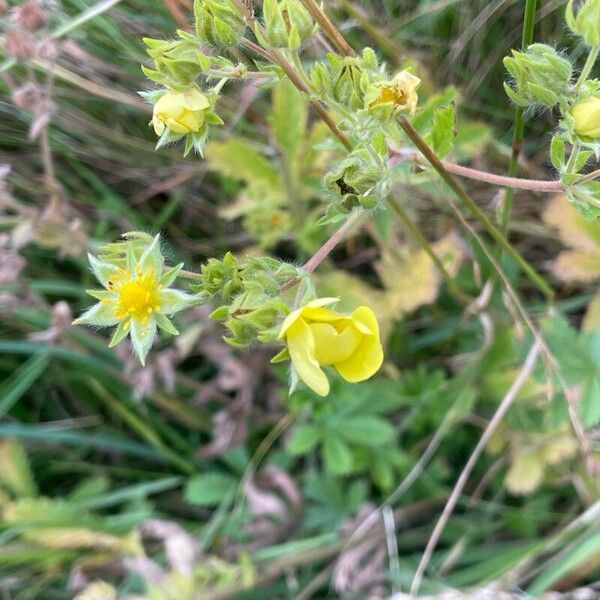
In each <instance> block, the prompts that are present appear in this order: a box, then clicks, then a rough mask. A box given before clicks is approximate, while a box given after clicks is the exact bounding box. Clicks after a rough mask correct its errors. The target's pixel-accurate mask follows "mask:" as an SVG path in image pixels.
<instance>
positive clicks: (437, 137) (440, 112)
mask: <svg viewBox="0 0 600 600" xmlns="http://www.w3.org/2000/svg"><path fill="white" fill-rule="evenodd" d="M454 120H455V117H454V104H450V105H449V106H446V107H445V108H439V109H437V110H436V111H435V112H434V113H433V126H432V129H431V144H432V146H433V151H434V152H435V154H436V156H437V157H438V158H444V156H446V154H448V152H450V150H452V148H453V147H454V136H455V133H454V125H455V123H454Z"/></svg>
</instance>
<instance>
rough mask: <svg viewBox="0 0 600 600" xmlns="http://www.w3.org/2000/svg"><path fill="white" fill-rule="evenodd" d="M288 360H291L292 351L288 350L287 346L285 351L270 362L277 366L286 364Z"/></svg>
mask: <svg viewBox="0 0 600 600" xmlns="http://www.w3.org/2000/svg"><path fill="white" fill-rule="evenodd" d="M286 360H290V351H289V350H288V348H287V346H286V347H285V348H284V349H283V350H280V351H279V352H278V353H277V354H276V355H275V356H274V357H273V358H272V359H271V361H270V362H271V364H273V365H276V364H278V363H282V362H285V361H286Z"/></svg>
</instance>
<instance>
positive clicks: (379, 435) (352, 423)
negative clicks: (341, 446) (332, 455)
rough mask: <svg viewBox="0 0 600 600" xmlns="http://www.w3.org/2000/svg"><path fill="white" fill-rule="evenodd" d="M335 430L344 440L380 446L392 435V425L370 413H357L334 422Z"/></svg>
mask: <svg viewBox="0 0 600 600" xmlns="http://www.w3.org/2000/svg"><path fill="white" fill-rule="evenodd" d="M336 431H337V432H338V433H339V435H340V436H342V437H343V438H344V439H345V440H346V441H348V442H353V443H355V444H360V445H363V446H382V445H383V444H385V443H387V442H389V441H390V439H391V438H392V436H393V435H394V429H393V427H392V426H391V425H390V424H389V423H388V422H387V421H384V420H383V419H380V418H379V417H375V416H371V415H357V416H353V417H350V418H348V419H344V420H343V421H340V422H338V423H336Z"/></svg>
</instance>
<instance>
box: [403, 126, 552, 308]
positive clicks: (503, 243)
mask: <svg viewBox="0 0 600 600" xmlns="http://www.w3.org/2000/svg"><path fill="white" fill-rule="evenodd" d="M399 123H400V127H402V129H403V130H404V132H405V133H406V135H407V136H408V137H409V138H410V140H411V141H412V142H413V144H414V145H415V146H416V147H417V148H418V149H419V151H420V152H421V154H423V156H424V157H425V158H426V159H427V161H428V162H429V164H430V165H431V166H432V167H433V168H434V169H435V170H436V171H437V172H438V174H439V175H440V177H441V178H442V179H443V180H444V181H445V182H446V184H447V185H448V187H450V189H451V190H452V191H453V192H454V193H455V195H456V196H457V197H458V198H459V199H460V200H462V202H463V203H464V205H465V206H466V207H467V208H468V210H469V212H471V214H472V215H473V216H474V217H475V218H476V219H477V220H478V221H479V222H480V223H481V224H482V225H483V226H484V228H485V230H486V231H487V232H488V233H489V235H490V236H491V237H492V238H493V239H494V241H495V242H496V243H497V244H498V246H500V247H501V248H502V249H503V250H504V251H505V252H506V253H507V254H509V255H510V256H511V257H512V258H513V259H514V260H515V261H516V262H517V264H518V265H519V266H520V267H521V269H522V270H523V272H524V273H525V274H526V275H527V277H528V278H529V279H530V280H531V282H532V283H533V284H534V285H535V286H536V287H537V288H538V289H539V290H540V291H541V292H542V293H543V294H544V295H545V296H546V297H547V298H552V297H553V295H554V294H553V292H552V288H551V287H550V286H549V285H548V283H547V282H546V280H545V279H544V278H543V277H542V276H541V275H539V274H538V273H537V272H536V270H535V269H534V268H533V267H532V266H531V265H530V264H529V262H527V260H526V259H525V258H523V256H521V254H520V253H519V252H518V251H517V250H516V249H515V248H513V246H512V245H511V244H510V243H509V242H508V241H507V240H506V238H505V237H504V235H502V232H501V231H500V230H499V229H498V228H497V227H496V226H495V225H494V224H493V223H492V221H491V219H490V218H489V217H488V216H487V215H486V214H485V213H484V212H483V211H482V210H481V209H480V208H479V206H477V204H476V203H475V201H474V200H473V199H472V198H471V197H470V196H469V195H468V194H467V193H466V192H465V190H464V189H463V188H462V187H461V185H460V184H459V183H458V181H456V179H454V177H453V176H452V175H451V174H450V173H449V172H448V170H447V169H446V168H445V167H444V165H443V164H442V162H441V161H440V159H439V158H438V157H437V156H436V155H435V153H434V152H433V150H431V148H430V147H429V146H428V145H427V143H426V142H425V141H424V140H423V138H422V137H421V136H420V135H419V134H418V132H417V130H416V129H415V128H414V127H413V126H412V125H411V124H410V123H409V122H408V121H407V120H406V119H405V118H404V117H401V118H400V119H399Z"/></svg>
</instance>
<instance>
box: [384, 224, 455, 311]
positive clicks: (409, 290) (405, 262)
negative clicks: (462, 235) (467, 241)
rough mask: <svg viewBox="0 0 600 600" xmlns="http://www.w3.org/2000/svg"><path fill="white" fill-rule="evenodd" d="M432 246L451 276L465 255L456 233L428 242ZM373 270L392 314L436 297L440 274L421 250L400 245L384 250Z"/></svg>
mask: <svg viewBox="0 0 600 600" xmlns="http://www.w3.org/2000/svg"><path fill="white" fill-rule="evenodd" d="M432 248H433V251H434V252H435V254H436V255H437V256H438V257H439V259H440V260H441V261H442V263H443V264H444V266H445V267H446V270H447V271H448V273H449V274H450V275H455V274H456V272H457V270H458V267H459V265H460V263H461V262H462V260H463V258H464V255H465V249H464V248H463V246H462V244H461V241H460V239H459V238H458V236H456V235H455V234H453V233H450V234H448V235H447V236H445V237H444V238H442V239H440V240H438V241H437V242H435V243H434V244H432ZM376 269H377V272H378V273H379V276H380V278H381V280H382V282H383V284H384V286H385V290H386V300H387V301H388V302H389V303H390V305H391V307H392V311H393V312H394V314H395V316H396V317H398V316H400V315H402V314H405V313H408V312H411V311H413V310H415V309H416V308H418V307H419V306H423V305H426V304H432V303H433V302H435V300H436V299H437V296H438V293H439V287H440V283H441V276H440V274H439V271H438V269H437V267H436V266H435V264H434V263H433V261H432V259H431V258H430V257H429V255H428V254H427V253H426V252H425V250H414V251H410V250H408V249H407V248H402V249H400V251H396V252H394V251H388V252H384V254H383V257H382V260H381V261H380V262H379V263H378V264H377V265H376Z"/></svg>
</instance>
